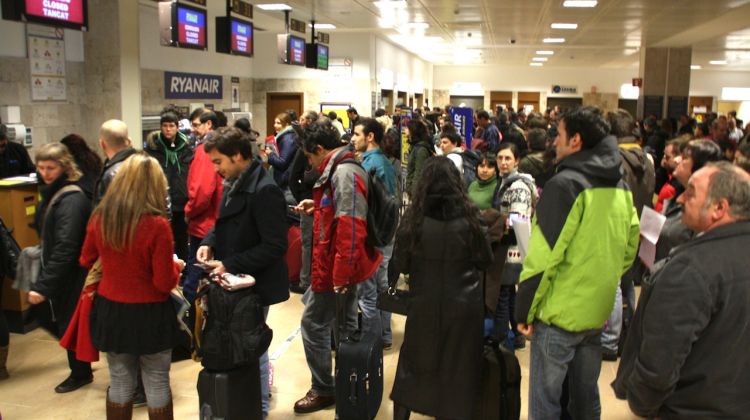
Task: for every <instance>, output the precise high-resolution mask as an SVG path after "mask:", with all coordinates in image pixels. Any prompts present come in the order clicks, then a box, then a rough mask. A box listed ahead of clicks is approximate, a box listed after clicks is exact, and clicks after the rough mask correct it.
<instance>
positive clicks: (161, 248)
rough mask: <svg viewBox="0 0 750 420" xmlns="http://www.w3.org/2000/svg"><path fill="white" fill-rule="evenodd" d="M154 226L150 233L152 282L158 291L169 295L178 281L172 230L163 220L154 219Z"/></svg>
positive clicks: (178, 273)
mask: <svg viewBox="0 0 750 420" xmlns="http://www.w3.org/2000/svg"><path fill="white" fill-rule="evenodd" d="M156 220H157V222H156V226H154V230H153V231H152V237H153V238H154V241H155V244H154V251H153V252H152V253H151V267H152V270H153V273H154V276H153V278H152V282H153V284H154V287H156V288H157V289H158V290H160V291H162V292H165V293H169V291H170V290H172V289H174V288H175V286H177V282H178V281H179V279H180V271H179V269H178V266H177V264H176V263H175V262H174V258H173V253H174V251H173V250H174V244H173V241H172V228H171V227H170V226H169V222H168V221H167V219H165V218H158V219H156Z"/></svg>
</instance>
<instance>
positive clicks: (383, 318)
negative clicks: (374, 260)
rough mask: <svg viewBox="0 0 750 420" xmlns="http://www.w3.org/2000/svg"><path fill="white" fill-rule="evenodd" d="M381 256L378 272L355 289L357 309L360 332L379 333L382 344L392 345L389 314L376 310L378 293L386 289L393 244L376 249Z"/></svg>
mask: <svg viewBox="0 0 750 420" xmlns="http://www.w3.org/2000/svg"><path fill="white" fill-rule="evenodd" d="M378 250H379V251H380V253H381V254H383V261H381V262H380V265H379V266H378V270H377V271H376V272H375V275H373V276H372V277H371V278H369V279H367V281H365V282H364V283H360V285H359V288H358V289H357V294H358V295H359V309H360V310H361V311H362V330H364V331H375V332H376V333H377V332H379V333H380V334H381V336H382V338H383V343H393V334H392V332H391V313H390V312H383V311H381V310H380V309H378V308H377V304H378V293H379V292H382V291H385V290H387V289H388V260H390V259H391V254H393V244H390V245H386V246H384V247H382V248H378Z"/></svg>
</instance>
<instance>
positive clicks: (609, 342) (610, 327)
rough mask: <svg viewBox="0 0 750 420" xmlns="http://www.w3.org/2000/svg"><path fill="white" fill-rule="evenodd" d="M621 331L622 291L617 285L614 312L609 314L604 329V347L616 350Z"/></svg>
mask: <svg viewBox="0 0 750 420" xmlns="http://www.w3.org/2000/svg"><path fill="white" fill-rule="evenodd" d="M631 284H632V283H631ZM620 331H622V291H620V288H619V287H617V291H616V292H615V307H614V308H612V313H610V314H609V319H607V325H606V327H605V328H604V331H602V347H604V348H605V349H607V350H610V351H614V352H616V351H617V342H618V340H619V339H620Z"/></svg>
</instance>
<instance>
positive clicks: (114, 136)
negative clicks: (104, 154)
mask: <svg viewBox="0 0 750 420" xmlns="http://www.w3.org/2000/svg"><path fill="white" fill-rule="evenodd" d="M99 139H100V140H101V141H102V142H104V143H105V144H106V145H107V146H108V148H110V149H116V150H120V149H124V148H126V147H128V146H130V138H128V126H127V125H125V123H124V122H122V121H120V120H109V121H106V122H105V123H104V124H102V128H100V129H99Z"/></svg>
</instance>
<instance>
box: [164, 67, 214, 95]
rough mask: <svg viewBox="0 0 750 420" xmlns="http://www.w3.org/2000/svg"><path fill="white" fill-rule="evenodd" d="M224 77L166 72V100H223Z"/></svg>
mask: <svg viewBox="0 0 750 420" xmlns="http://www.w3.org/2000/svg"><path fill="white" fill-rule="evenodd" d="M222 79H223V78H222V76H216V75H211V74H196V73H176V72H170V71H165V72H164V97H165V98H166V99H222Z"/></svg>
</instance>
